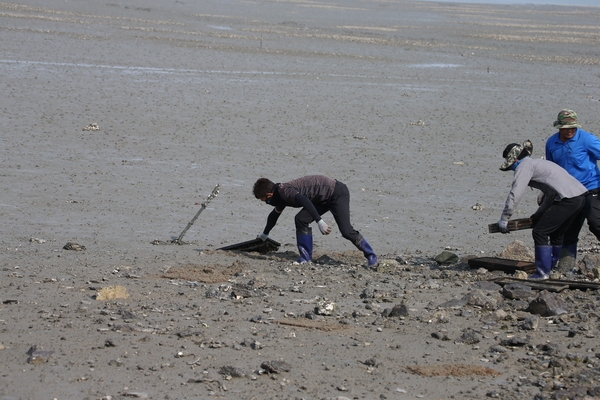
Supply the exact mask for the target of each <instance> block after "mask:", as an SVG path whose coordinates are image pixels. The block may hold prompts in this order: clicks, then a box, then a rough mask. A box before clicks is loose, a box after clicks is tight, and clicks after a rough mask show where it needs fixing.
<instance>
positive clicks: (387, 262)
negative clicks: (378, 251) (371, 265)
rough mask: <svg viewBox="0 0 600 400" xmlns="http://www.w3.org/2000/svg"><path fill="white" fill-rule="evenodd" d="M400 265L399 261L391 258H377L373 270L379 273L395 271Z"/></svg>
mask: <svg viewBox="0 0 600 400" xmlns="http://www.w3.org/2000/svg"><path fill="white" fill-rule="evenodd" d="M399 267H400V262H398V261H397V259H396V260H391V259H383V260H379V263H378V264H377V265H376V266H375V271H377V272H381V273H389V272H395V271H397V270H398V268H399Z"/></svg>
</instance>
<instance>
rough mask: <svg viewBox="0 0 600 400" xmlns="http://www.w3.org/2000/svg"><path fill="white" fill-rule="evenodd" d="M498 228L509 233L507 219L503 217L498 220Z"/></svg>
mask: <svg viewBox="0 0 600 400" xmlns="http://www.w3.org/2000/svg"><path fill="white" fill-rule="evenodd" d="M498 228H499V229H500V232H502V233H510V231H509V230H508V221H505V220H503V219H501V220H500V221H498Z"/></svg>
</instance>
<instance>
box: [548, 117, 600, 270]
mask: <svg viewBox="0 0 600 400" xmlns="http://www.w3.org/2000/svg"><path fill="white" fill-rule="evenodd" d="M554 127H555V128H558V132H556V133H555V134H554V135H552V136H550V138H549V139H548V140H547V141H546V159H547V160H549V161H552V162H554V163H556V164H558V165H560V166H561V167H563V168H564V169H566V170H567V172H568V173H569V174H571V176H573V177H574V178H575V179H577V180H578V181H579V182H581V183H582V184H583V185H584V186H585V187H586V189H587V193H586V195H585V204H584V206H583V208H582V210H581V211H580V212H579V213H578V214H577V216H576V218H575V219H574V220H573V222H572V224H571V226H570V227H569V229H567V232H566V233H565V237H564V242H563V257H564V256H566V257H573V260H575V259H576V258H577V242H578V240H579V233H580V231H581V228H582V227H583V223H584V222H585V220H587V223H588V226H589V229H590V232H592V233H593V234H594V235H595V236H596V238H598V239H599V240H600V199H599V198H598V194H599V192H600V169H598V160H599V159H600V139H598V138H597V137H596V136H595V135H593V134H591V133H589V132H586V131H584V130H583V129H581V125H579V123H578V122H577V114H576V113H575V112H574V111H573V110H567V109H565V110H561V111H560V112H559V113H558V117H557V118H556V121H554ZM562 260H563V259H562V258H561V262H562Z"/></svg>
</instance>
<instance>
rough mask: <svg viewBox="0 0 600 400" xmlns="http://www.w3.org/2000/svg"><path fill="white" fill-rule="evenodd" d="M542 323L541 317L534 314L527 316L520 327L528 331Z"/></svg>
mask: <svg viewBox="0 0 600 400" xmlns="http://www.w3.org/2000/svg"><path fill="white" fill-rule="evenodd" d="M539 323H540V318H539V317H538V316H537V315H532V316H531V317H527V318H525V319H524V320H523V322H521V324H519V328H521V329H524V330H526V331H535V330H536V329H537V328H538V325H539Z"/></svg>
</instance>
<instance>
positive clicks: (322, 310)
mask: <svg viewBox="0 0 600 400" xmlns="http://www.w3.org/2000/svg"><path fill="white" fill-rule="evenodd" d="M336 309H337V305H336V304H335V303H334V302H333V301H328V300H321V301H319V302H318V303H317V306H316V307H315V314H317V315H333V313H334V312H335V310H336Z"/></svg>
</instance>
